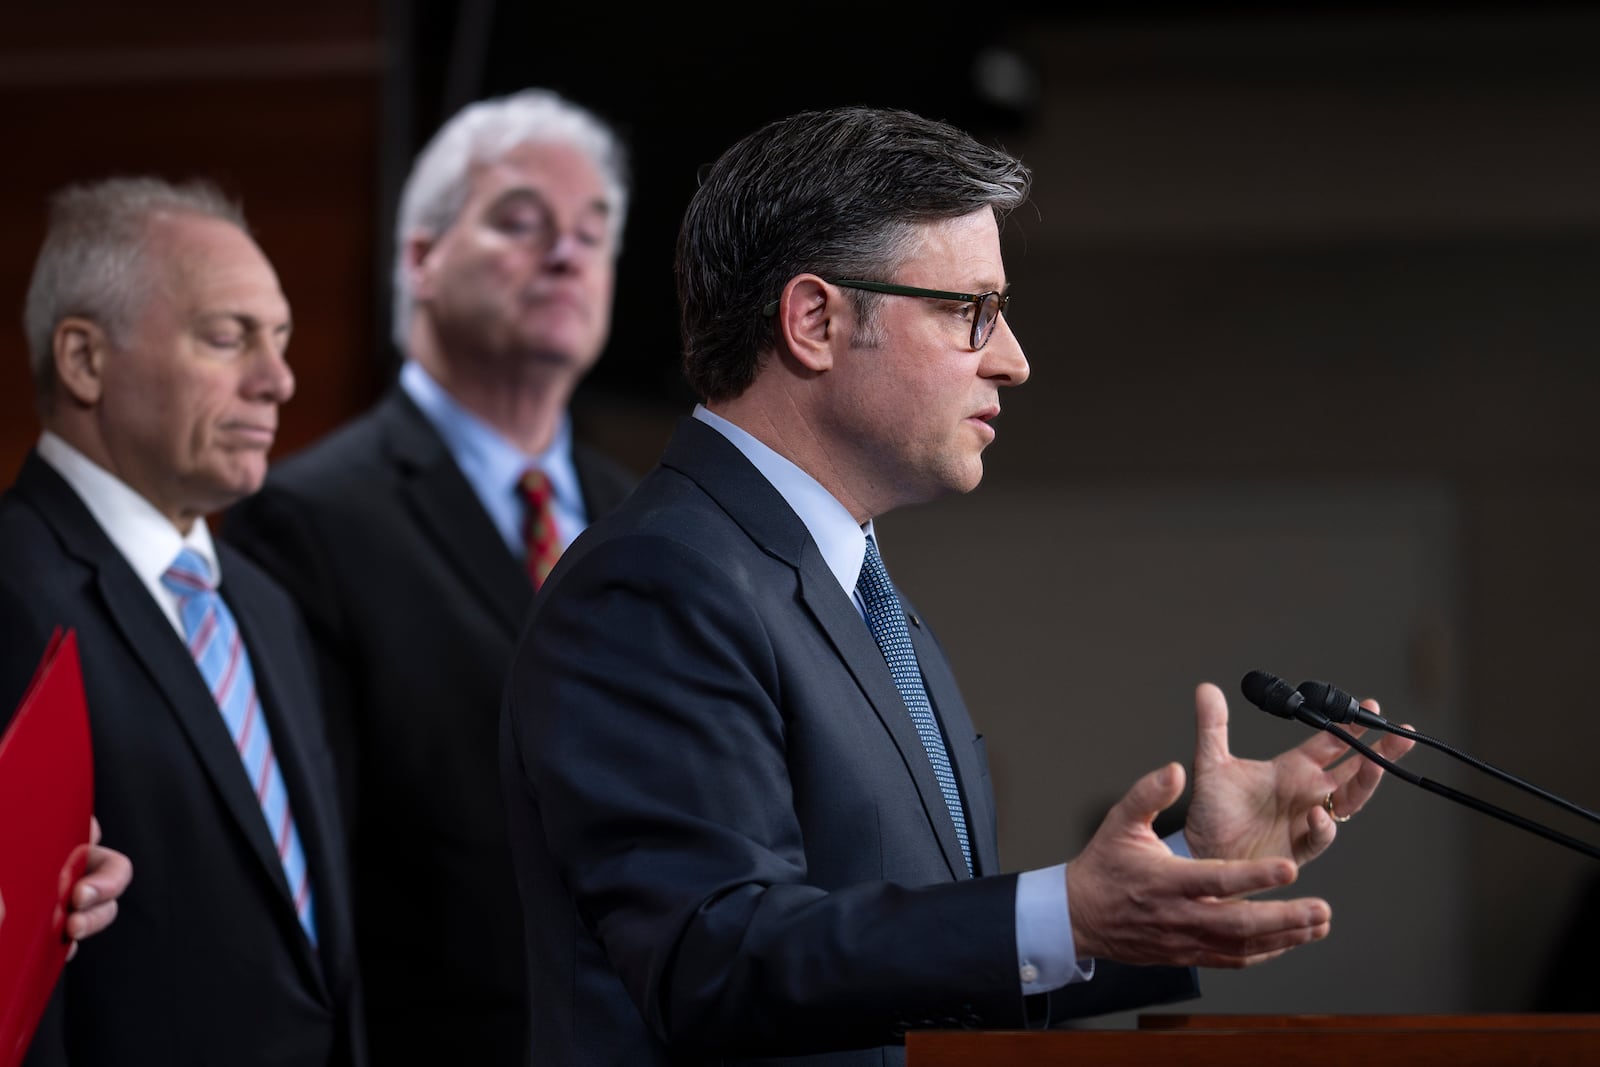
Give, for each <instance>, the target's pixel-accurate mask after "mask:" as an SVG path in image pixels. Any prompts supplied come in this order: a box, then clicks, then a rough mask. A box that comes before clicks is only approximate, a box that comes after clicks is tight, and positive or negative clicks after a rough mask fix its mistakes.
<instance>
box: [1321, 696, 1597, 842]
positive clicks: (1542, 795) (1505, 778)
mask: <svg viewBox="0 0 1600 1067" xmlns="http://www.w3.org/2000/svg"><path fill="white" fill-rule="evenodd" d="M1373 718H1375V719H1377V720H1378V722H1377V723H1376V724H1375V725H1376V726H1377V728H1378V729H1380V730H1387V731H1388V732H1389V733H1391V734H1395V735H1397V736H1399V737H1409V738H1410V739H1411V740H1413V741H1421V742H1422V743H1423V744H1425V745H1428V746H1430V747H1432V748H1435V749H1438V750H1439V751H1440V752H1443V753H1444V754H1446V755H1448V756H1454V757H1455V758H1456V759H1458V760H1460V761H1461V762H1462V763H1465V764H1467V765H1468V766H1471V767H1474V768H1476V769H1478V770H1480V771H1483V772H1484V773H1485V774H1488V775H1491V776H1493V777H1495V778H1498V779H1500V781H1502V782H1505V783H1507V784H1508V785H1514V786H1516V787H1517V788H1518V789H1521V790H1522V791H1523V792H1525V793H1531V794H1533V795H1534V796H1536V797H1538V798H1539V799H1540V800H1545V801H1549V802H1550V803H1551V804H1554V805H1556V806H1557V807H1558V808H1562V809H1563V810H1565V811H1568V812H1571V813H1572V814H1574V815H1578V816H1581V817H1582V818H1585V819H1588V820H1589V821H1590V822H1592V823H1600V815H1597V814H1595V813H1594V812H1592V811H1590V810H1589V809H1588V808H1585V807H1580V806H1579V805H1577V804H1574V803H1573V802H1572V801H1570V800H1567V799H1565V798H1563V797H1558V796H1556V795H1555V794H1554V793H1551V792H1549V791H1547V790H1544V789H1540V788H1539V787H1538V786H1536V785H1534V784H1533V783H1532V782H1528V781H1524V780H1523V779H1521V778H1518V777H1517V776H1516V775H1514V774H1512V773H1511V772H1510V771H1502V770H1501V769H1500V768H1498V767H1495V766H1492V765H1490V764H1488V763H1485V762H1484V761H1483V760H1480V759H1478V758H1477V757H1475V756H1469V755H1468V754H1467V753H1465V752H1462V751H1460V750H1459V749H1456V748H1454V747H1452V746H1450V745H1448V744H1446V743H1445V742H1443V741H1440V740H1439V739H1438V738H1436V737H1429V736H1428V735H1427V734H1424V733H1418V732H1417V731H1416V730H1409V729H1407V728H1406V727H1404V726H1396V725H1395V724H1394V723H1392V722H1390V721H1389V720H1387V719H1385V718H1383V717H1382V716H1377V715H1375V716H1373ZM1328 729H1329V730H1330V732H1336V733H1337V736H1339V737H1340V738H1341V739H1345V738H1347V735H1346V734H1344V733H1342V732H1337V731H1333V730H1332V727H1331V725H1330V726H1329V728H1328ZM1424 788H1427V787H1426V786H1424Z"/></svg>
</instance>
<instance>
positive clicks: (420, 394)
mask: <svg viewBox="0 0 1600 1067" xmlns="http://www.w3.org/2000/svg"><path fill="white" fill-rule="evenodd" d="M400 385H401V387H402V388H403V389H405V391H406V393H407V395H409V396H410V397H411V399H412V400H413V401H414V402H415V403H416V405H417V407H419V408H421V409H422V413H423V414H424V415H426V416H427V418H428V421H429V422H431V423H433V425H434V428H435V429H437V430H438V431H439V436H440V437H442V438H443V439H444V443H445V447H446V448H448V449H449V450H450V454H451V455H453V456H454V457H455V460H456V463H457V465H459V466H460V467H461V469H462V471H463V473H465V474H466V475H467V479H468V481H470V482H472V484H473V485H474V486H482V487H484V488H485V489H490V488H491V487H492V490H493V491H494V492H496V493H502V494H504V495H505V496H506V497H507V498H508V499H511V498H515V495H516V488H517V482H518V481H519V480H520V479H521V478H522V475H523V472H524V471H526V470H527V469H528V468H529V467H538V468H539V469H540V470H542V471H544V472H545V474H546V475H547V476H548V477H549V479H550V491H551V493H552V494H553V495H554V496H555V499H556V501H557V502H558V503H559V504H561V505H562V506H564V507H569V508H573V509H577V508H581V507H582V502H583V494H582V492H581V491H580V490H579V488H578V473H577V470H576V469H575V468H574V467H573V464H572V423H571V420H570V419H568V417H567V416H566V414H565V413H562V415H561V419H560V421H559V422H558V423H556V430H555V433H554V434H552V435H551V438H550V444H549V446H548V447H547V448H546V449H545V450H544V451H543V452H540V453H539V454H537V455H532V456H530V455H528V454H526V453H524V452H523V451H522V450H521V449H519V448H517V446H516V445H514V444H512V443H511V442H510V441H508V440H507V439H506V438H505V437H504V436H503V435H502V434H501V433H500V431H498V430H496V429H495V428H494V427H492V426H490V425H489V424H488V423H487V422H484V421H483V420H482V419H481V418H479V417H478V416H477V415H474V414H473V413H472V412H471V411H468V410H467V409H466V408H465V407H463V406H462V405H461V403H460V402H459V401H457V400H456V398H455V397H453V396H451V395H450V394H449V393H448V392H446V391H445V389H444V386H442V385H440V384H439V383H438V382H437V381H435V380H434V377H433V375H431V374H429V373H428V372H427V370H425V369H424V368H423V366H422V365H421V364H420V363H417V362H416V361H415V360H409V359H408V360H406V362H405V365H404V366H403V367H401V368H400Z"/></svg>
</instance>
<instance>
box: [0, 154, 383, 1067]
mask: <svg viewBox="0 0 1600 1067" xmlns="http://www.w3.org/2000/svg"><path fill="white" fill-rule="evenodd" d="M25 320H26V326H27V334H28V344H29V350H30V355H31V361H32V370H33V378H34V385H35V390H36V397H37V404H38V410H39V415H40V421H41V423H42V424H43V433H42V434H41V435H40V438H39V442H38V444H37V446H36V447H35V448H34V450H33V451H32V452H31V453H30V454H29V456H28V458H27V459H26V461H25V462H24V463H23V466H22V469H21V471H20V472H19V473H18V475H17V477H16V481H15V482H14V483H13V484H12V486H11V488H10V489H8V490H7V491H6V493H5V494H4V496H3V497H0V594H3V595H0V633H3V634H4V635H5V640H4V641H0V707H3V708H6V709H9V708H12V707H14V706H16V703H17V699H18V697H19V696H20V695H21V693H22V692H23V691H24V690H25V689H26V687H27V685H28V683H29V680H30V678H31V676H32V672H33V667H34V664H35V663H37V662H38V660H39V656H40V654H41V652H42V651H43V649H44V648H45V646H46V643H47V642H48V641H49V639H50V636H51V634H52V632H53V631H54V630H55V629H56V628H57V627H70V628H72V629H73V630H75V631H76V634H77V641H78V648H79V654H80V657H81V660H82V669H83V681H84V693H85V698H86V703H87V706H88V712H89V730H90V737H91V740H92V742H93V745H94V790H95V812H96V816H97V818H98V820H99V823H100V825H101V827H103V829H104V846H105V847H106V848H110V849H115V850H116V851H117V852H120V853H122V854H124V855H125V856H127V857H128V858H129V859H130V860H131V861H132V862H133V864H135V865H136V866H137V867H138V870H139V878H138V880H137V881H136V882H135V883H134V884H133V885H131V886H130V887H129V888H128V889H127V890H126V892H124V893H122V894H121V896H120V898H119V899H118V901H117V905H118V907H117V910H118V912H119V916H118V919H117V921H116V923H114V924H113V925H112V926H111V927H110V928H109V929H107V930H105V931H104V932H103V933H100V934H98V935H97V936H96V937H94V938H93V939H91V940H90V941H88V942H85V943H84V944H83V945H81V946H80V951H79V952H78V954H77V958H76V959H75V960H74V961H73V963H72V964H71V965H70V966H68V967H67V968H66V970H65V971H64V973H63V975H62V978H61V980H60V984H59V985H58V987H57V990H56V995H55V997H54V998H53V1000H52V1003H51V1004H50V1006H49V1007H48V1008H47V1009H46V1012H45V1016H44V1018H43V1019H42V1020H41V1021H40V1024H39V1026H38V1028H37V1030H36V1031H35V1034H34V1037H33V1042H32V1045H31V1047H30V1049H29V1052H28V1059H27V1061H26V1062H27V1063H29V1064H68V1063H70V1064H74V1065H81V1064H88V1065H98V1064H106V1065H110V1064H156V1063H162V1064H179V1063H227V1064H230V1065H241V1067H286V1065H291V1064H293V1065H299V1064H306V1065H309V1064H317V1065H319V1067H320V1065H335V1064H336V1065H350V1067H355V1065H360V1064H363V1063H365V1062H366V1057H365V1054H364V1051H363V1042H364V1028H363V1026H362V1023H361V1013H360V1003H361V999H360V992H359V982H358V976H357V967H356V957H355V931H354V923H353V921H352V919H351V909H350V888H349V879H348V877H347V873H346V862H347V860H346V846H345V842H344V838H343V833H342V830H341V827H340V823H339V818H338V810H337V807H338V806H337V794H336V792H335V787H334V776H333V775H334V772H333V765H332V761H331V760H330V759H329V756H328V749H327V743H326V735H325V728H324V723H323V721H322V717H321V705H320V702H319V700H318V694H317V691H316V683H315V674H314V669H313V664H312V661H311V658H310V655H309V652H308V643H307V637H306V633H305V627H304V624H303V622H302V621H301V619H300V616H299V614H298V612H297V611H296V610H295V607H294V604H293V602H292V601H291V600H290V599H289V598H288V597H287V596H286V595H285V594H284V592H283V590H282V589H280V588H279V587H278V586H277V585H276V584H275V583H273V582H272V581H271V579H269V578H268V577H267V576H266V575H264V574H262V573H261V571H259V570H258V569H257V568H256V567H255V566H253V565H252V564H251V563H250V562H249V560H247V559H245V558H244V557H243V556H241V555H240V554H238V553H236V552H234V551H232V550H231V549H229V548H228V546H226V545H222V544H219V543H216V542H214V541H213V540H212V537H211V535H210V532H209V530H208V527H207V525H206V516H207V515H209V514H211V513H213V512H216V511H220V510H221V509H223V508H225V507H227V506H228V505H230V504H232V503H233V502H234V501H236V500H238V499H239V498H240V497H242V496H245V495H247V494H249V493H252V492H254V491H255V490H256V489H257V488H259V487H260V485H261V481H262V479H263V478H264V477H265V475H266V468H267V453H268V451H269V450H270V448H271V446H272V441H273V437H274V435H275V433H276V430H277V425H278V407H279V405H280V404H282V403H283V402H285V401H287V400H288V399H289V397H290V395H291V394H292V393H293V391H294V376H293V375H292V374H291V373H290V371H289V367H288V364H287V363H286V362H285V360H284V353H285V348H286V347H287V345H288V341H289V327H290V321H289V305H288V303H287V301H286V300H285V299H284V295H283V292H282V290H281V289H280V287H279V285H278V279H277V276H276V274H275V273H274V272H273V269H272V265H271V264H270V263H268V262H267V259H266V257H265V256H264V255H263V254H262V252H261V249H260V248H258V247H257V246H256V244H255V242H254V241H253V240H252V239H251V238H250V235H249V234H248V233H247V232H246V230H245V224H244V219H243V217H242V216H241V215H240V213H239V211H238V209H237V207H235V206H234V205H232V204H231V203H229V202H228V201H227V200H226V199H224V198H223V197H222V196H221V195H220V194H219V193H218V192H217V191H216V190H215V189H213V188H211V187H210V186H207V185H200V184H195V185H185V186H173V185H170V184H168V183H165V182H162V181H158V180H155V179H145V178H131V179H122V178H119V179H111V180H108V181H104V182H98V183H94V184H90V185H83V186H74V187H72V188H69V189H66V190H63V191H62V192H61V193H60V194H58V195H57V196H56V198H55V199H54V201H53V203H52V210H51V216H50V224H49V229H48V232H47V233H46V236H45V241H44V246H43V248H42V249H41V251H40V253H39V257H38V260H37V262H36V263H35V266H34V272H33V279H32V282H31V284H30V286H29V290H28V298H27V309H26V315H25ZM6 817H25V815H24V816H18V815H17V813H7V815H6Z"/></svg>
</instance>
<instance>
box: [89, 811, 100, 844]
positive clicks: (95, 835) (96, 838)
mask: <svg viewBox="0 0 1600 1067" xmlns="http://www.w3.org/2000/svg"><path fill="white" fill-rule="evenodd" d="M99 843H100V820H99V819H97V818H95V817H94V816H93V815H91V816H89V844H91V845H98V844H99Z"/></svg>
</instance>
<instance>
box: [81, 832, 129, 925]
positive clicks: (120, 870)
mask: <svg viewBox="0 0 1600 1067" xmlns="http://www.w3.org/2000/svg"><path fill="white" fill-rule="evenodd" d="M132 881H133V861H132V860H130V859H128V857H127V856H124V855H123V854H122V853H120V852H118V851H116V850H115V849H110V848H106V847H104V846H103V845H95V846H94V847H93V848H91V849H90V850H89V861H88V863H87V864H86V865H85V867H84V871H83V877H82V878H80V879H78V882H77V884H76V885H74V886H73V887H72V906H73V908H75V909H78V910H83V909H87V908H91V907H93V906H94V905H95V904H97V903H99V902H101V901H115V900H116V898H117V897H119V896H121V895H122V893H123V890H125V889H127V888H128V885H129V883H131V882H132Z"/></svg>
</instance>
